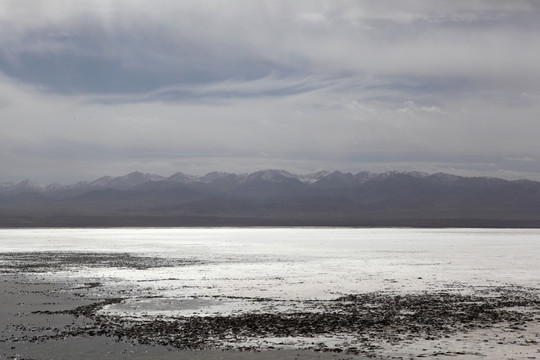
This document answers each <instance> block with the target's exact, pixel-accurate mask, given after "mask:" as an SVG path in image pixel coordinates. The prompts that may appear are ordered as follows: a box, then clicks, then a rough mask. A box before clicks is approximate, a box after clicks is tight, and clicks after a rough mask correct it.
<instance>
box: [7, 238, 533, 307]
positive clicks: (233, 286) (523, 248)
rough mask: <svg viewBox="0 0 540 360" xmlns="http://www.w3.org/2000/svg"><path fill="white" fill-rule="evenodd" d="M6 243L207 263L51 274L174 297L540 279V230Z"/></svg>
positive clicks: (17, 248) (285, 295) (10, 247)
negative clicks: (96, 280) (92, 279)
mask: <svg viewBox="0 0 540 360" xmlns="http://www.w3.org/2000/svg"><path fill="white" fill-rule="evenodd" d="M0 246H1V251H2V252H21V251H67V252H121V253H125V252H128V253H132V254H136V255H145V256H147V255H148V256H150V255H151V256H159V257H174V258H186V259H192V260H201V261H203V263H201V264H196V265H188V266H182V267H175V268H153V269H147V270H133V269H121V268H120V269H118V268H84V267H83V268H77V269H71V270H69V271H61V272H56V273H50V274H47V275H48V276H50V277H84V278H101V279H102V280H103V281H110V282H114V283H116V284H124V285H129V284H133V286H135V285H137V286H141V285H140V284H144V286H145V287H153V288H154V289H155V291H156V292H159V293H161V294H163V295H166V296H184V297H188V296H214V295H222V296H248V297H260V296H263V297H273V298H280V299H314V298H318V299H329V298H335V297H337V296H340V295H343V294H350V293H358V292H368V291H369V292H371V291H397V292H411V291H415V292H417V291H424V290H437V289H452V288H453V287H460V286H463V285H465V286H467V285H473V286H484V285H485V286H491V285H498V284H500V285H522V286H534V287H537V286H538V285H540V271H539V265H538V264H540V230H537V229H403V228H391V229H382V228H376V229H372V228H165V229H163V228H159V229H155V228H144V229H133V228H130V229H127V228H119V229H9V230H5V229H4V230H0Z"/></svg>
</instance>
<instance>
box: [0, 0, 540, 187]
mask: <svg viewBox="0 0 540 360" xmlns="http://www.w3.org/2000/svg"><path fill="white" fill-rule="evenodd" d="M538 19H540V2H539V1H536V0H531V1H526V0H516V1H506V0H504V1H498V0H467V1H450V0H384V1H371V0H350V1H347V0H329V1H319V0H306V1H303V0H255V1H254V0H222V1H219V0H208V1H187V0H186V1H183V0H170V1H169V0H154V1H146V0H114V1H110V0H81V1H70V0H48V1H41V0H25V1H20V0H0V129H1V131H0V182H12V181H21V180H23V179H27V178H29V179H33V180H36V181H39V182H42V183H50V182H60V183H72V182H74V181H80V180H93V179H95V178H97V177H100V176H103V175H112V176H119V175H125V174H127V173H129V172H132V171H142V172H148V173H155V174H159V175H163V176H168V175H171V174H173V173H175V172H177V171H181V172H184V173H187V174H193V175H197V174H201V175H202V174H205V173H207V172H210V171H228V172H236V173H246V172H252V171H256V170H261V169H266V168H276V169H284V170H288V171H290V172H294V173H298V174H305V173H310V172H315V171H318V170H323V169H325V170H340V171H344V172H346V171H350V172H353V173H355V172H359V171H363V170H367V171H373V172H383V171H390V170H397V171H424V172H428V173H435V172H448V173H453V174H458V175H465V176H496V177H502V178H507V179H520V178H528V179H533V180H540V141H539V136H540V135H539V134H540V66H539V65H538V64H540V22H539V21H538Z"/></svg>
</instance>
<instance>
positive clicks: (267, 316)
mask: <svg viewBox="0 0 540 360" xmlns="http://www.w3.org/2000/svg"><path fill="white" fill-rule="evenodd" d="M189 261H194V260H188V262H187V263H186V260H185V259H181V260H174V259H173V260H164V259H151V258H148V257H137V256H132V255H129V254H93V253H92V254H88V253H85V254H76V253H63V254H58V255H56V256H55V255H54V254H51V253H24V254H20V253H10V254H7V253H5V254H0V269H1V271H2V273H1V274H0V282H1V290H0V297H1V300H2V302H1V304H2V306H1V308H0V320H1V321H0V324H3V325H2V326H0V358H1V359H4V358H6V359H33V360H38V359H45V358H47V359H73V358H78V359H98V358H99V359H101V358H104V357H108V358H126V359H145V358H160V359H167V358H171V359H172V358H175V359H177V358H182V359H183V358H185V359H191V358H204V359H277V358H280V359H364V358H377V359H411V358H422V357H423V358H430V359H447V358H448V357H449V356H452V357H454V358H458V359H475V358H486V357H487V358H490V359H535V358H538V359H540V291H539V289H537V288H526V287H517V286H512V285H508V286H485V287H481V288H479V287H474V288H473V287H466V286H462V287H456V288H454V289H448V290H445V291H434V292H421V293H409V294H393V293H384V292H371V293H361V294H350V295H345V296H340V297H336V298H335V299H332V300H297V301H291V300H288V301H284V300H279V299H271V298H234V299H231V298H228V297H217V296H214V297H208V296H206V297H201V298H198V299H193V298H191V299H173V300H174V301H173V300H171V299H166V298H164V297H163V295H160V294H156V293H153V292H152V291H150V290H148V289H145V290H144V291H142V290H140V289H125V288H122V287H116V288H115V287H110V286H105V284H104V283H103V282H102V281H101V280H102V279H80V281H74V280H70V281H60V280H58V279H55V280H54V281H51V279H52V277H50V276H49V275H50V274H51V273H52V272H54V271H57V270H59V269H62V270H64V271H65V270H66V269H72V268H76V267H83V266H115V267H127V268H134V269H146V268H150V267H152V266H158V267H165V266H176V267H179V266H186V264H189ZM133 301H137V302H139V303H140V302H141V301H146V302H147V303H148V302H150V303H152V304H154V305H155V304H161V306H163V304H168V305H167V306H169V307H170V310H175V309H176V308H177V307H182V306H184V305H185V304H191V305H192V304H193V302H194V301H198V302H199V303H200V304H202V305H201V306H203V305H204V304H205V302H208V303H211V302H221V303H223V302H225V303H226V302H227V301H235V302H239V301H240V302H242V303H245V304H246V306H245V308H246V310H245V311H240V312H237V313H234V314H228V315H224V314H219V313H216V314H204V315H201V314H192V315H189V316H187V315H182V316H180V315H178V313H176V314H175V313H174V312H172V313H170V314H168V313H167V312H164V313H163V314H161V315H152V314H149V313H148V312H145V311H142V312H136V313H130V312H125V311H124V312H123V311H122V310H123V309H124V310H125V309H126V307H129V304H130V302H133ZM183 304H184V305H183ZM253 304H257V306H258V307H257V308H256V309H255V307H253V306H252V305H253ZM186 306H187V305H186ZM249 309H255V310H249Z"/></svg>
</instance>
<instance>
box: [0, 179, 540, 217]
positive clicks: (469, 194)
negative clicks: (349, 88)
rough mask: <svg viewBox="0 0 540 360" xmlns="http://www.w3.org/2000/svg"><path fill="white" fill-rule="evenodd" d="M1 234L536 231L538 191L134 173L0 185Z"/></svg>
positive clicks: (449, 183)
mask: <svg viewBox="0 0 540 360" xmlns="http://www.w3.org/2000/svg"><path fill="white" fill-rule="evenodd" d="M0 226H1V227H49V226H50V227H56V226H61V227H63V226H66V227H80V226H83V227H85V226H97V227H102V226H103V227H104V226H411V227H540V183H539V182H535V181H529V180H516V181H508V180H503V179H499V178H486V177H462V176H456V175H451V174H444V173H436V174H426V173H421V172H396V171H393V172H386V173H370V172H359V173H357V174H352V173H343V172H339V171H334V172H329V171H319V172H316V173H313V174H308V175H296V174H291V173H289V172H287V171H284V170H273V169H269V170H261V171H257V172H254V173H250V174H233V173H226V172H211V173H208V174H206V175H204V176H194V175H188V174H183V173H180V172H178V173H176V174H174V175H172V176H169V177H163V176H159V175H154V174H145V173H141V172H134V173H131V174H128V175H125V176H119V177H110V176H105V177H101V178H99V179H97V180H94V181H89V182H79V183H76V184H73V185H60V184H50V185H46V186H45V185H40V184H37V183H35V182H32V181H30V180H25V181H22V182H20V183H2V184H0Z"/></svg>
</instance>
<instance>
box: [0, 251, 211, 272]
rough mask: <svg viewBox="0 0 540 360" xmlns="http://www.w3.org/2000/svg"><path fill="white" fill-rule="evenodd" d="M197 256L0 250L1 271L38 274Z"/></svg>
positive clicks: (163, 263) (176, 263)
mask: <svg viewBox="0 0 540 360" xmlns="http://www.w3.org/2000/svg"><path fill="white" fill-rule="evenodd" d="M201 263H203V261H201V260H198V259H190V258H185V259H178V258H161V257H154V256H138V255H133V254H129V253H97V252H52V251H51V252H13V253H0V273H1V272H3V273H14V272H15V273H20V272H26V273H39V272H49V271H59V270H66V269H71V268H78V267H91V268H98V267H103V268H128V269H136V270H146V269H151V268H159V267H180V266H189V265H195V264H201Z"/></svg>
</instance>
